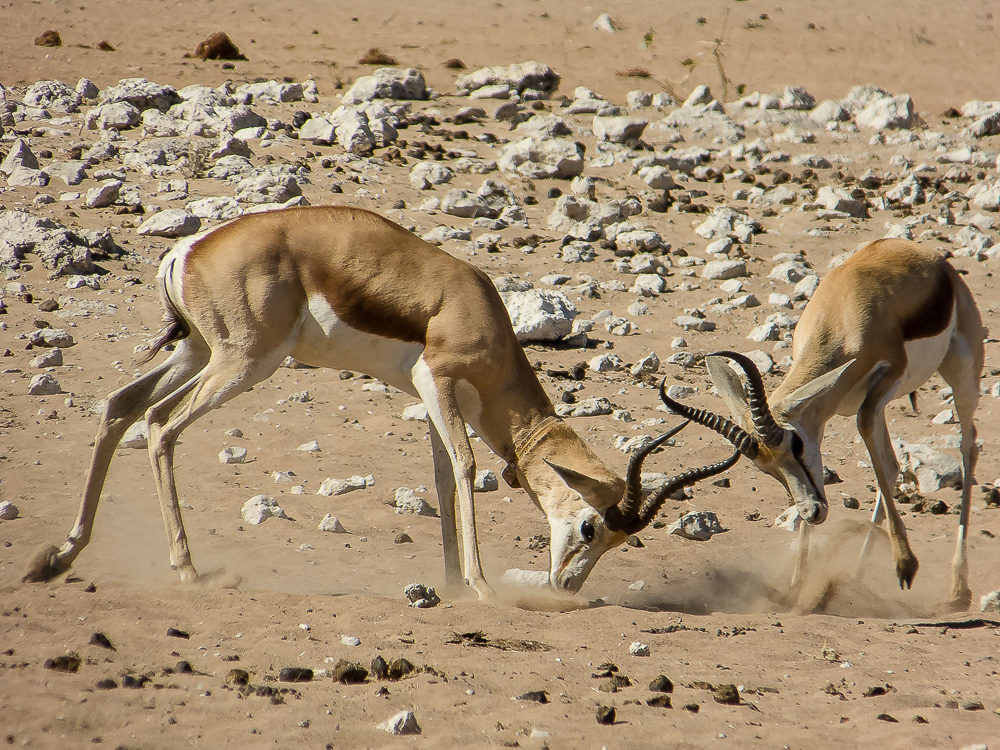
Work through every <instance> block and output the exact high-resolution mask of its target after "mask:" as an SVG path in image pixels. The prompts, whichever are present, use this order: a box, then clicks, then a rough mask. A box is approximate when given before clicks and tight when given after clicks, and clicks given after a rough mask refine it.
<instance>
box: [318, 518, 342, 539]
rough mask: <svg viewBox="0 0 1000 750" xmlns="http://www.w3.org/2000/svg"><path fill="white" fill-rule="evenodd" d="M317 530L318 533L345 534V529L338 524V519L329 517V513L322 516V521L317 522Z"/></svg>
mask: <svg viewBox="0 0 1000 750" xmlns="http://www.w3.org/2000/svg"><path fill="white" fill-rule="evenodd" d="M318 528H319V530H320V531H329V532H330V533H331V534H346V533H347V529H345V528H344V525H343V524H342V523H341V522H340V519H338V518H337V517H336V516H331V515H330V514H329V513H327V514H326V515H325V516H323V520H322V521H320V522H319V527H318Z"/></svg>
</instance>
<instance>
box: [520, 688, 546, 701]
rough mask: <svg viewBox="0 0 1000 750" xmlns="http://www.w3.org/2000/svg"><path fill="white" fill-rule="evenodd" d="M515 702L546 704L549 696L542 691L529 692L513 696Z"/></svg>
mask: <svg viewBox="0 0 1000 750" xmlns="http://www.w3.org/2000/svg"><path fill="white" fill-rule="evenodd" d="M514 700H516V701H530V702H532V703H548V702H549V694H548V693H547V692H546V691H544V690H529V691H528V692H527V693H521V694H520V695H518V696H515V698H514Z"/></svg>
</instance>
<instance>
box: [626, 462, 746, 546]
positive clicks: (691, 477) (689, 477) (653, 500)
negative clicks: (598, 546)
mask: <svg viewBox="0 0 1000 750" xmlns="http://www.w3.org/2000/svg"><path fill="white" fill-rule="evenodd" d="M741 455H743V454H742V453H741V452H740V451H735V452H734V453H733V455H731V456H730V457H729V458H727V459H725V460H723V461H719V462H717V463H714V464H709V465H708V466H702V467H701V468H699V469H689V470H688V471H685V472H684V473H683V474H680V475H678V476H676V477H672V478H671V479H668V480H667V481H666V482H664V483H663V485H662V486H660V487H659V488H658V489H657V490H656V491H655V492H653V493H651V494H650V496H649V497H648V498H646V502H644V503H643V504H642V507H641V508H640V509H639V513H638V514H637V515H636V519H635V523H636V525H635V526H633V528H632V529H631V530H630V533H632V534H637V533H638V532H640V531H642V530H643V529H644V528H646V527H647V526H649V524H650V523H652V522H653V519H654V518H656V514H657V513H659V512H660V508H662V507H663V503H665V502H666V500H667V498H668V497H669V496H670V495H672V494H674V493H675V492H677V490H680V489H683V488H685V487H688V486H690V485H692V484H694V483H695V482H700V481H701V480H702V479H707V478H708V477H712V476H715V475H716V474H721V473H722V472H724V471H725V470H726V469H729V468H730V467H732V466H733V465H734V464H735V463H736V462H737V461H739V460H740V456H741Z"/></svg>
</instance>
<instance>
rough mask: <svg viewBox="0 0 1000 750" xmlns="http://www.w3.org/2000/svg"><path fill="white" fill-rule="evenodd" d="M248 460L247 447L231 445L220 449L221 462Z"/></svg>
mask: <svg viewBox="0 0 1000 750" xmlns="http://www.w3.org/2000/svg"><path fill="white" fill-rule="evenodd" d="M246 460H247V449H246V448H240V447H238V446H229V447H227V448H223V449H222V450H221V451H219V463H220V464H241V463H243V462H244V461H246Z"/></svg>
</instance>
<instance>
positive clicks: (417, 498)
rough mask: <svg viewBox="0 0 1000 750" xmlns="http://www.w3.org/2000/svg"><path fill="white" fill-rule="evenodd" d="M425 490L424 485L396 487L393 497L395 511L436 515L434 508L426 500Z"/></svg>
mask: <svg viewBox="0 0 1000 750" xmlns="http://www.w3.org/2000/svg"><path fill="white" fill-rule="evenodd" d="M426 492H427V488H426V487H417V488H416V489H410V488H409V487H398V488H397V489H396V494H395V497H394V498H393V506H394V507H395V510H396V513H398V514H403V513H412V514H414V515H417V516H435V515H437V512H436V511H435V510H434V508H432V507H431V506H430V504H429V503H428V502H427V498H426V496H425V495H426Z"/></svg>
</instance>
